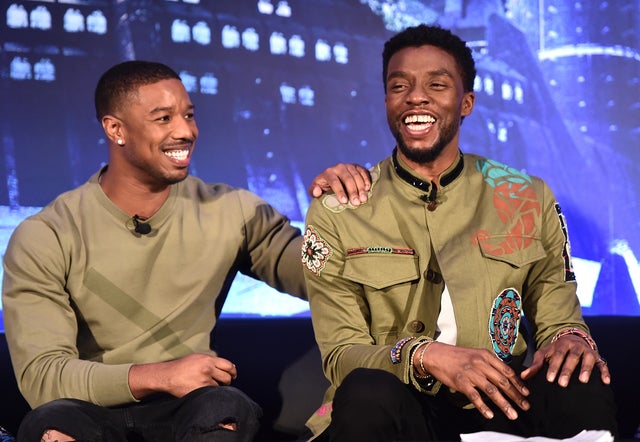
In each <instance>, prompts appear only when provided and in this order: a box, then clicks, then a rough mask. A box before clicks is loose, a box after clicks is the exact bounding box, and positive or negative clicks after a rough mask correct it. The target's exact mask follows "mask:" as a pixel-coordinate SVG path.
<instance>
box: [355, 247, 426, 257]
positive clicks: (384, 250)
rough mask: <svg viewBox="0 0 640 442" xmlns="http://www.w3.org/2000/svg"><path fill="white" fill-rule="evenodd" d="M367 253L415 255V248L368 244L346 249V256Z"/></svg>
mask: <svg viewBox="0 0 640 442" xmlns="http://www.w3.org/2000/svg"><path fill="white" fill-rule="evenodd" d="M369 253H375V254H383V255H415V254H416V252H415V250H413V249H411V248H402V247H382V246H369V247H355V248H353V249H347V256H355V255H366V254H369Z"/></svg>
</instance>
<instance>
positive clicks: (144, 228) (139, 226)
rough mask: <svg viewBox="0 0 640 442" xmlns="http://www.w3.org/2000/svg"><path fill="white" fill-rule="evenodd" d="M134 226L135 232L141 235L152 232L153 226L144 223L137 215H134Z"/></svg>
mask: <svg viewBox="0 0 640 442" xmlns="http://www.w3.org/2000/svg"><path fill="white" fill-rule="evenodd" d="M133 225H134V228H133V230H134V231H135V232H136V233H139V234H140V235H146V234H148V233H149V232H151V226H150V225H149V224H148V223H145V222H142V221H141V220H140V217H139V216H138V215H137V214H136V215H133Z"/></svg>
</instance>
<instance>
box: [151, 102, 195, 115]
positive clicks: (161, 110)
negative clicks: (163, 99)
mask: <svg viewBox="0 0 640 442" xmlns="http://www.w3.org/2000/svg"><path fill="white" fill-rule="evenodd" d="M195 108H196V106H195V105H194V104H193V103H192V104H190V105H189V106H187V110H194V109H195ZM173 109H174V107H173V106H162V107H156V108H153V109H151V111H149V114H150V115H153V114H159V113H164V112H171V111H172V110H173Z"/></svg>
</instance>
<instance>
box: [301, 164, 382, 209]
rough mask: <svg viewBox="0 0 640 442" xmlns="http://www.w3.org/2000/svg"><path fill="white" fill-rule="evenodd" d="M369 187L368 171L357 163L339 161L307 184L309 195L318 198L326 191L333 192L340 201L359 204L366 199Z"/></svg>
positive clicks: (369, 177)
mask: <svg viewBox="0 0 640 442" xmlns="http://www.w3.org/2000/svg"><path fill="white" fill-rule="evenodd" d="M370 188H371V176H370V175H369V171H368V170H367V169H365V168H364V167H362V166H360V165H359V164H347V163H339V164H336V165H335V166H332V167H328V168H327V169H325V170H324V171H322V172H321V173H320V174H319V175H317V176H316V177H315V178H314V179H313V182H312V183H311V185H310V186H309V195H311V196H312V197H314V198H318V197H319V196H321V195H323V194H324V193H326V192H333V193H334V194H335V195H336V198H338V200H339V201H340V202H341V203H342V204H347V203H348V202H351V204H353V205H354V206H359V205H360V204H361V203H364V202H366V201H367V192H368V191H369V189H370Z"/></svg>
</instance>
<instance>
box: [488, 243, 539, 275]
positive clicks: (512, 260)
mask: <svg viewBox="0 0 640 442" xmlns="http://www.w3.org/2000/svg"><path fill="white" fill-rule="evenodd" d="M492 239H493V241H492V242H491V243H488V242H480V243H479V244H478V245H479V246H480V252H481V253H482V256H483V257H484V258H487V259H490V260H493V261H497V262H501V263H506V264H509V266H511V267H512V268H516V269H519V268H522V267H526V266H527V265H529V264H533V263H534V262H536V261H540V260H541V259H544V258H545V257H546V256H547V252H546V251H545V250H544V247H543V246H542V241H541V240H540V239H538V238H535V237H523V238H519V239H518V240H517V241H516V240H514V239H513V238H512V237H511V236H509V235H495V236H493V237H492Z"/></svg>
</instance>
